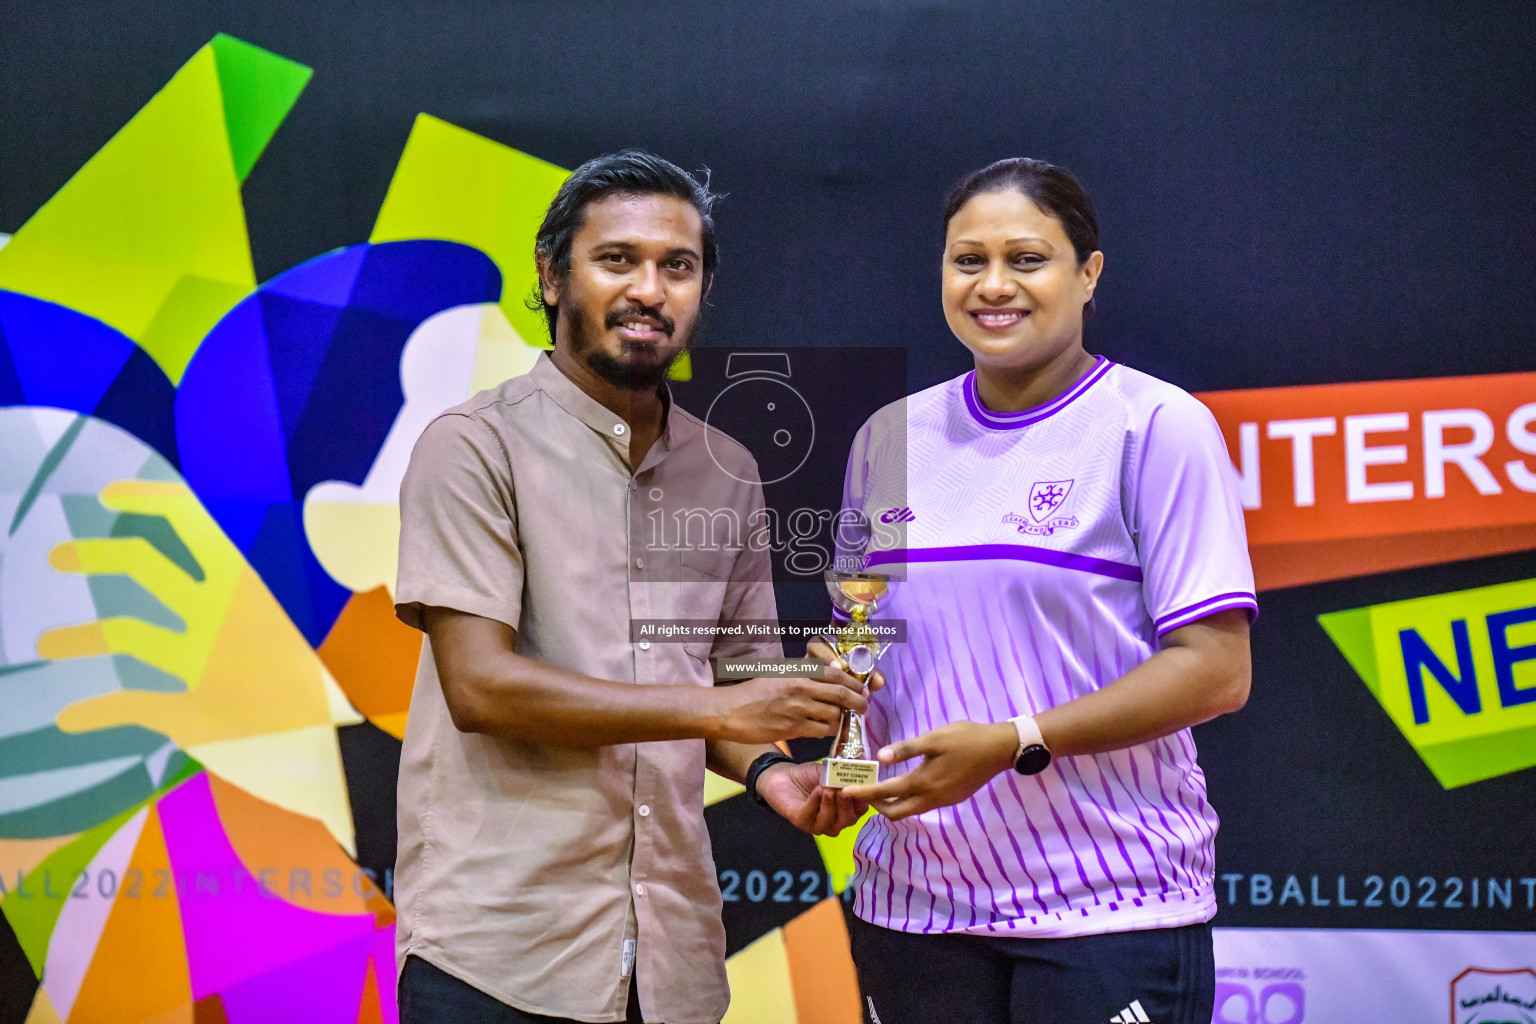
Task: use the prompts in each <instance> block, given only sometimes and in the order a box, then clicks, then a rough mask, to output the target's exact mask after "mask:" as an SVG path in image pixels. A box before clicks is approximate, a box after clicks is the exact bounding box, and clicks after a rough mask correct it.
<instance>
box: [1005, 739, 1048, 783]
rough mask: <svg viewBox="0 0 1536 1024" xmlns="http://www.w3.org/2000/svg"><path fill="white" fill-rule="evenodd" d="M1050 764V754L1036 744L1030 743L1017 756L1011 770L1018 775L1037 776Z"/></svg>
mask: <svg viewBox="0 0 1536 1024" xmlns="http://www.w3.org/2000/svg"><path fill="white" fill-rule="evenodd" d="M1050 763H1051V752H1050V751H1049V750H1046V749H1045V748H1044V747H1042V746H1041V745H1040V744H1038V743H1032V744H1030V745H1029V746H1027V747H1025V748H1024V750H1023V751H1022V752H1021V753H1020V754H1019V759H1018V760H1017V761H1015V762H1014V763H1013V770H1014V771H1016V772H1018V773H1019V774H1020V775H1039V774H1040V773H1041V772H1043V771H1045V766H1046V765H1048V764H1050Z"/></svg>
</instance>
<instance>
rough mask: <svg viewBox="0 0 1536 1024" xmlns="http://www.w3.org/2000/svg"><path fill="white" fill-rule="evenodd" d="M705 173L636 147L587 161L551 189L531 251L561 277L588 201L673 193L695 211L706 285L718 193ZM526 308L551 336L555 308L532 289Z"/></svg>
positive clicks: (714, 251)
mask: <svg viewBox="0 0 1536 1024" xmlns="http://www.w3.org/2000/svg"><path fill="white" fill-rule="evenodd" d="M705 174H706V177H705V180H704V181H702V182H701V181H699V180H698V179H697V178H695V177H694V176H693V175H691V174H689V173H688V172H687V171H685V170H683V169H682V168H681V167H679V166H677V165H676V164H674V163H672V162H671V161H669V160H663V159H662V158H661V157H659V156H656V155H655V154H654V153H647V152H645V151H644V150H641V149H624V150H620V151H619V152H617V153H606V154H604V155H603V156H600V157H596V158H594V159H592V160H588V161H587V162H586V163H584V164H582V165H581V166H580V167H578V168H576V170H575V171H573V172H572V173H571V176H570V177H569V178H567V179H565V184H563V185H561V186H560V191H559V192H556V193H555V198H554V201H553V202H551V203H550V204H549V209H548V210H547V211H545V213H544V223H542V224H540V225H539V233H538V234H537V235H536V236H535V237H534V243H533V252H534V256H535V257H537V258H538V259H540V260H542V261H545V262H546V263H547V265H548V267H549V272H550V274H551V276H553V277H554V279H555V280H557V281H559V280H563V279H564V278H565V275H567V274H569V273H570V272H571V241H572V240H573V239H574V238H575V237H576V232H578V231H580V230H581V225H582V223H583V222H584V220H585V219H586V210H587V207H588V206H590V205H591V204H592V203H595V202H598V201H599V200H602V199H606V198H608V197H609V196H650V195H663V196H676V197H677V198H679V199H681V200H683V201H684V202H687V203H689V204H691V205H692V206H693V208H694V209H695V210H698V211H699V220H700V221H701V222H702V224H703V243H704V252H703V253H702V256H703V259H704V287H705V288H706V289H708V288H709V283H710V281H711V280H712V279H713V278H714V275H715V266H716V264H718V263H719V261H720V251H719V248H718V247H717V246H716V244H715V219H714V217H713V216H712V212H713V210H714V207H715V200H717V199H718V198H719V196H717V195H715V194H714V193H713V192H711V191H710V190H709V181H708V172H705ZM535 300H537V301H535ZM528 308H529V309H532V310H535V311H538V310H541V309H542V310H543V312H544V319H545V320H547V321H548V322H549V338H550V340H551V341H553V340H554V338H555V320H556V319H557V317H558V315H559V307H558V306H552V305H550V304H549V303H547V302H545V301H544V295H543V292H542V291H539V290H535V292H534V295H533V297H532V298H530V299H529V300H528Z"/></svg>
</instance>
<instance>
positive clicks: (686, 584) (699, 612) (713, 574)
mask: <svg viewBox="0 0 1536 1024" xmlns="http://www.w3.org/2000/svg"><path fill="white" fill-rule="evenodd" d="M678 555H679V561H680V562H681V567H682V572H681V573H680V574H679V575H680V576H681V579H680V581H679V582H678V584H677V588H678V599H677V608H678V617H679V618H683V619H692V620H697V621H700V622H704V623H718V622H720V618H721V614H722V612H723V610H724V607H725V597H726V588H727V586H728V584H729V580H730V576H731V569H732V568H733V567H734V565H735V562H736V556H735V553H734V552H730V551H680V552H678ZM721 625H729V624H728V623H721ZM717 639H718V640H729V639H734V638H729V637H718V638H716V637H710V638H707V639H700V640H697V641H689V642H688V643H685V644H684V645H683V651H684V653H686V654H687V655H688V656H689V658H690V659H691V661H692V662H693V664H694V665H695V666H697V668H698V671H699V673H700V677H699V678H700V679H701V681H702V680H704V679H707V680H708V681H709V682H711V683H713V682H714V670H713V669H712V667H711V666H710V663H709V656H710V651H711V650H713V648H714V646H715V643H716V641H717Z"/></svg>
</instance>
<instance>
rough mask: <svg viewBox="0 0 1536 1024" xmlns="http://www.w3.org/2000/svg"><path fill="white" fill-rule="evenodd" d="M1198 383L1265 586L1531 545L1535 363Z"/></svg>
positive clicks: (1535, 516)
mask: <svg viewBox="0 0 1536 1024" xmlns="http://www.w3.org/2000/svg"><path fill="white" fill-rule="evenodd" d="M1196 397H1197V398H1199V399H1200V400H1201V401H1202V402H1204V403H1205V404H1206V405H1207V406H1208V407H1209V408H1210V410H1211V411H1212V412H1213V413H1214V414H1215V415H1216V419H1217V422H1219V423H1220V424H1221V430H1222V433H1223V434H1224V435H1225V437H1226V440H1227V450H1228V451H1229V452H1230V453H1231V455H1232V462H1233V465H1234V468H1235V469H1236V472H1237V476H1238V480H1239V489H1240V492H1241V494H1242V497H1243V505H1244V507H1245V508H1246V509H1247V518H1248V544H1249V548H1250V550H1251V552H1252V555H1253V568H1254V574H1255V576H1256V578H1257V582H1258V585H1259V588H1260V589H1273V588H1276V587H1290V586H1297V585H1299V584H1303V583H1315V582H1319V581H1322V580H1330V579H1342V578H1344V577H1348V576H1362V575H1367V574H1370V573H1378V572H1387V571H1389V570H1392V569H1403V568H1408V567H1411V566H1418V565H1433V564H1436V563H1440V562H1451V561H1457V560H1460V559H1464V558H1476V557H1479V556H1482V555H1491V554H1500V553H1504V552H1509V551H1520V550H1525V549H1529V548H1536V373H1508V374H1494V375H1489V376H1481V377H1438V378H1432V379H1427V380H1395V381H1373V382H1370V383H1366V384H1320V385H1312V386H1307V387H1291V388H1265V389H1255V390H1249V391H1212V392H1205V393H1203V394H1200V395H1197V396H1196Z"/></svg>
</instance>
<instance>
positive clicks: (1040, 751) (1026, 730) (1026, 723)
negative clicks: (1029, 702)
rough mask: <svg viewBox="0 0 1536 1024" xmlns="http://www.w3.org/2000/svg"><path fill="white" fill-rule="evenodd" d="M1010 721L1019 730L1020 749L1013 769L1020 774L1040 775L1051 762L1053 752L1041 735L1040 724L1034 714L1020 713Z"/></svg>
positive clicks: (1015, 755) (1015, 756)
mask: <svg viewBox="0 0 1536 1024" xmlns="http://www.w3.org/2000/svg"><path fill="white" fill-rule="evenodd" d="M1010 721H1012V722H1013V726H1014V728H1015V729H1017V730H1018V731H1019V750H1018V753H1016V754H1014V757H1013V770H1014V771H1016V772H1018V773H1019V774H1020V775H1039V774H1040V773H1041V772H1043V771H1045V769H1046V766H1047V765H1049V764H1050V763H1051V752H1050V749H1049V748H1047V747H1046V745H1045V738H1044V737H1043V736H1041V735H1040V726H1039V725H1037V724H1036V723H1035V719H1034V716H1032V715H1019V716H1018V717H1017V718H1013V719H1010Z"/></svg>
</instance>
